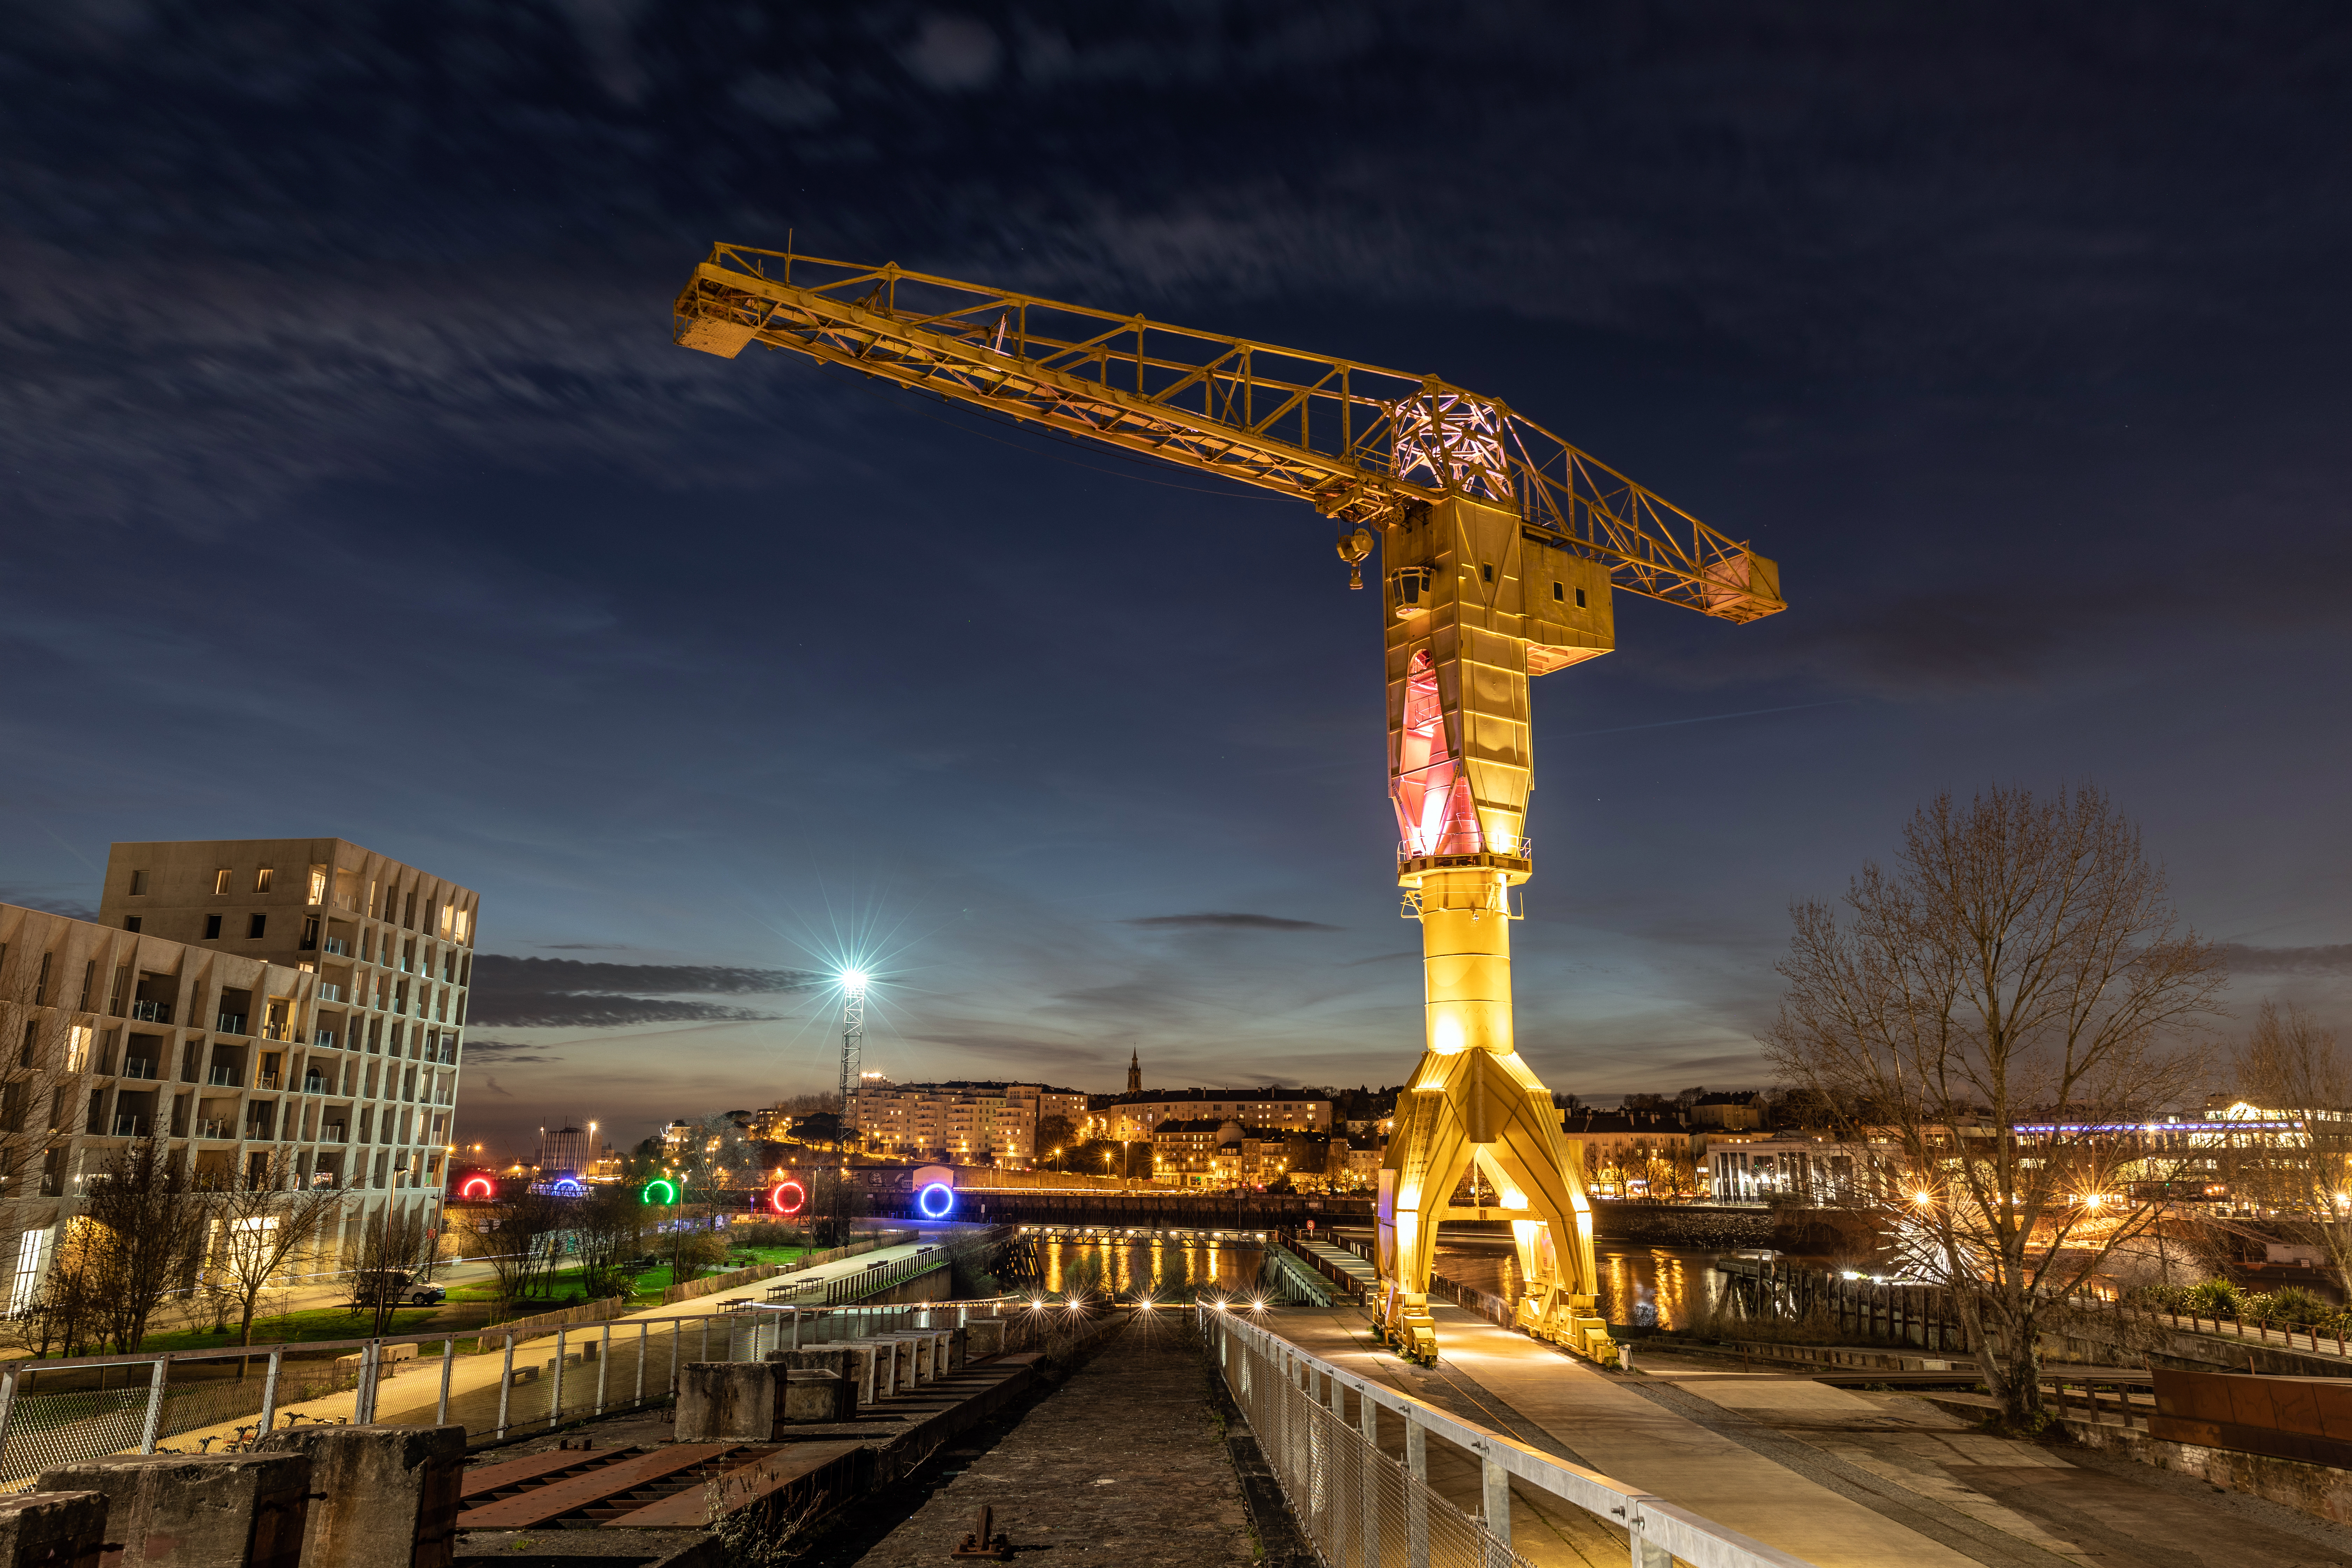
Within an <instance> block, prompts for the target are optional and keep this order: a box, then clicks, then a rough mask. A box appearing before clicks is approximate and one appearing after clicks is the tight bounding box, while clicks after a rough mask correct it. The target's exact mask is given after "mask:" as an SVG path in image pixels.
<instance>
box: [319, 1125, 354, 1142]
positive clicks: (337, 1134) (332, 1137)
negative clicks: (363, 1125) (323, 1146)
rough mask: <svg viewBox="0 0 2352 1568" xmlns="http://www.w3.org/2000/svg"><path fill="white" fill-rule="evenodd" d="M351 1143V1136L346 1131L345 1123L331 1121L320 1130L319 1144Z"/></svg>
mask: <svg viewBox="0 0 2352 1568" xmlns="http://www.w3.org/2000/svg"><path fill="white" fill-rule="evenodd" d="M351 1141H352V1139H351V1134H350V1133H349V1132H347V1131H344V1127H343V1123H341V1122H340V1121H330V1122H328V1123H327V1124H326V1125H325V1126H323V1127H321V1128H320V1129H319V1142H321V1143H348V1142H351Z"/></svg>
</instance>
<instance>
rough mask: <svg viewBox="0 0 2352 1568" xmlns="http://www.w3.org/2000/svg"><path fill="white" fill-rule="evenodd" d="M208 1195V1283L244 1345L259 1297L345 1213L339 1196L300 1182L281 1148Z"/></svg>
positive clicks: (291, 1160)
mask: <svg viewBox="0 0 2352 1568" xmlns="http://www.w3.org/2000/svg"><path fill="white" fill-rule="evenodd" d="M209 1196H210V1197H211V1200H212V1220H213V1225H214V1231H213V1249H212V1268H213V1281H214V1284H215V1288H216V1289H218V1290H219V1291H220V1292H221V1293H222V1294H223V1295H224V1296H225V1297H226V1298H227V1300H229V1301H230V1302H231V1303H232V1304H233V1305H234V1307H235V1309H236V1313H237V1343H239V1344H244V1345H249V1344H251V1343H252V1342H253V1318H254V1313H255V1312H256V1310H257V1309H258V1308H259V1306H260V1303H261V1296H262V1292H263V1291H265V1290H267V1289H268V1288H269V1287H270V1285H271V1284H272V1283H273V1282H276V1281H277V1280H278V1278H279V1276H280V1275H281V1273H282V1272H283V1271H284V1269H285V1268H286V1265H287V1263H288V1262H289V1260H290V1259H291V1258H294V1257H295V1256H296V1255H297V1254H299V1253H305V1252H316V1251H317V1250H318V1248H319V1244H320V1240H321V1239H322V1238H323V1237H325V1236H327V1235H329V1234H331V1232H332V1229H333V1226H334V1223H335V1222H336V1221H337V1220H338V1219H340V1218H341V1215H342V1211H343V1194H341V1192H339V1191H338V1190H336V1189H335V1188H333V1187H321V1186H312V1185H310V1184H307V1183H303V1182H299V1181H298V1180H297V1179H296V1175H295V1164H294V1155H293V1151H292V1150H291V1149H290V1148H286V1147H280V1148H278V1149H275V1150H272V1151H271V1152H270V1153H269V1156H268V1159H267V1160H266V1161H260V1162H257V1163H254V1164H249V1165H248V1166H247V1168H246V1169H245V1170H244V1171H243V1172H242V1173H232V1174H231V1175H230V1176H229V1179H228V1181H227V1182H226V1183H225V1184H222V1185H220V1186H217V1187H215V1188H214V1189H212V1190H211V1192H210V1194H209Z"/></svg>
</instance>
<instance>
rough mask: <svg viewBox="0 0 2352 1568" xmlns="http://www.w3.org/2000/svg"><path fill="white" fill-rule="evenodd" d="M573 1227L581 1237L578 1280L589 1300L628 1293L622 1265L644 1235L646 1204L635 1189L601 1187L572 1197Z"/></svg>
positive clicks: (632, 1255) (634, 1251) (634, 1252)
mask: <svg viewBox="0 0 2352 1568" xmlns="http://www.w3.org/2000/svg"><path fill="white" fill-rule="evenodd" d="M573 1205H574V1206H573V1210H572V1229H573V1230H574V1231H575V1232H576V1233H577V1234H578V1236H579V1238H580V1279H581V1286H582V1288H583V1289H584V1290H585V1291H586V1292H587V1295H588V1299H589V1300H592V1301H593V1300H597V1299H598V1298H600V1297H604V1296H625V1295H627V1294H628V1293H629V1277H628V1275H627V1274H626V1273H625V1272H624V1271H623V1270H622V1268H621V1266H622V1265H623V1264H624V1263H626V1262H627V1261H628V1260H629V1259H630V1258H635V1256H636V1255H637V1247H638V1246H639V1244H640V1243H641V1242H642V1241H643V1239H644V1237H645V1214H646V1211H645V1205H644V1204H643V1203H642V1202H641V1201H640V1200H639V1198H638V1195H637V1190H636V1189H635V1187H628V1186H618V1185H614V1186H602V1187H595V1188H592V1189H590V1191H589V1193H588V1195H587V1196H586V1197H583V1198H578V1199H575V1200H573Z"/></svg>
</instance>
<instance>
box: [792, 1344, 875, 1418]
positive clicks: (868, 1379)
mask: <svg viewBox="0 0 2352 1568" xmlns="http://www.w3.org/2000/svg"><path fill="white" fill-rule="evenodd" d="M768 1359H769V1360H770V1361H772V1362H773V1363H776V1364H777V1365H779V1366H782V1367H785V1368H796V1367H797V1368H814V1369H816V1370H818V1371H820V1372H830V1373H833V1374H834V1375H835V1376H836V1377H839V1378H841V1379H842V1380H843V1381H845V1383H846V1384H848V1385H849V1392H848V1394H846V1395H845V1397H846V1398H847V1399H848V1400H849V1401H850V1404H851V1405H852V1407H853V1408H854V1407H855V1406H856V1405H871V1404H873V1403H874V1373H875V1361H876V1356H875V1352H874V1347H873V1346H872V1345H860V1344H830V1345H810V1346H808V1347H806V1348H804V1349H802V1350H796V1351H770V1352H768Z"/></svg>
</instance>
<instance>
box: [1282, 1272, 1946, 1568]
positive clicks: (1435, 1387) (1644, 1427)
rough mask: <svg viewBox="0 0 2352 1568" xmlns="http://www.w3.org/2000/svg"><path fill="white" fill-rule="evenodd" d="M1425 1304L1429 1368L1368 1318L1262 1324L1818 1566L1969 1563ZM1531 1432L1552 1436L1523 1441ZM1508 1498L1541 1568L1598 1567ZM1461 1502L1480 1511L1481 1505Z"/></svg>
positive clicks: (1516, 1536)
mask: <svg viewBox="0 0 2352 1568" xmlns="http://www.w3.org/2000/svg"><path fill="white" fill-rule="evenodd" d="M1430 1305H1431V1309H1432V1310H1433V1313H1434V1315H1435V1317H1436V1319H1437V1342H1438V1345H1439V1347H1440V1350H1439V1363H1438V1365H1437V1366H1436V1367H1435V1368H1433V1369H1423V1368H1419V1367H1415V1366H1414V1365H1412V1363H1409V1362H1404V1361H1401V1360H1399V1359H1398V1358H1397V1357H1396V1356H1395V1355H1394V1354H1392V1353H1391V1352H1388V1351H1386V1350H1384V1349H1378V1348H1376V1347H1375V1346H1374V1345H1373V1342H1372V1341H1371V1338H1370V1333H1369V1332H1368V1331H1367V1325H1366V1320H1365V1318H1364V1315H1363V1314H1362V1313H1361V1312H1359V1311H1355V1310H1350V1309H1339V1310H1333V1311H1331V1312H1328V1313H1327V1312H1318V1311H1312V1310H1286V1311H1282V1312H1277V1313H1269V1314H1268V1321H1267V1325H1266V1326H1267V1327H1269V1328H1271V1329H1272V1330H1273V1331H1275V1332H1276V1333H1279V1334H1281V1335H1283V1336H1284V1337H1285V1338H1286V1339H1288V1340H1290V1341H1291V1342H1293V1343H1295V1344H1297V1345H1298V1346H1299V1347H1300V1348H1301V1349H1303V1350H1307V1351H1308V1352H1312V1353H1314V1354H1316V1355H1318V1356H1321V1357H1322V1358H1323V1359H1324V1360H1326V1361H1328V1362H1331V1363H1335V1364H1337V1365H1340V1366H1344V1367H1346V1368H1348V1370H1349V1371H1350V1372H1354V1373H1360V1374H1362V1375H1365V1376H1369V1377H1374V1378H1378V1379H1379V1380H1380V1381H1381V1382H1384V1383H1386V1384H1390V1385H1391V1386H1392V1387H1394V1388H1396V1389H1398V1390H1399V1391H1400V1392H1402V1393H1405V1394H1412V1395H1414V1396H1415V1397H1416V1398H1422V1399H1427V1400H1429V1401H1430V1403H1432V1404H1433V1405H1445V1406H1447V1407H1449V1408H1451V1409H1454V1411H1455V1412H1456V1413H1458V1414H1460V1415H1464V1416H1465V1417H1466V1418H1467V1419H1469V1420H1473V1421H1476V1422H1478V1423H1479V1424H1480V1425H1482V1426H1489V1427H1495V1428H1497V1429H1499V1430H1502V1431H1504V1432H1506V1433H1507V1434H1509V1435H1511V1436H1517V1437H1518V1438H1519V1439H1520V1440H1521V1441H1522V1442H1529V1443H1530V1446H1532V1447H1546V1448H1549V1449H1550V1450H1551V1451H1552V1452H1554V1453H1556V1454H1559V1455H1561V1456H1562V1457H1564V1458H1570V1459H1572V1460H1574V1461H1576V1462H1577V1463H1580V1464H1583V1465H1586V1466H1589V1467H1591V1468H1593V1469H1596V1470H1599V1471H1601V1472H1602V1473H1603V1474H1605V1475H1609V1476H1612V1477H1614V1478H1615V1479H1618V1480H1621V1481H1624V1482H1627V1483H1629V1484H1631V1485H1633V1486H1637V1487H1641V1488H1643V1489H1646V1490H1648V1491H1652V1492H1655V1493H1656V1494H1657V1495H1658V1496H1660V1497H1662V1498H1664V1499H1665V1500H1668V1501H1669V1502H1676V1503H1680V1504H1682V1505H1683V1506H1684V1507H1685V1508H1688V1509H1691V1510H1694V1511H1696V1512H1697V1513H1700V1514H1703V1515H1705V1516H1706V1518H1708V1519H1712V1520H1715V1521H1717V1522H1719V1523H1721V1524H1723V1525H1726V1526H1727V1527H1728V1528H1730V1529H1732V1530H1736V1531H1739V1532H1740V1533H1742V1534H1743V1535H1748V1536H1753V1537H1754V1538H1755V1539H1757V1540H1759V1541H1761V1542H1766V1543H1767V1544H1769V1545H1772V1546H1777V1547H1779V1548H1780V1550H1782V1551H1783V1552H1793V1553H1794V1554H1795V1555H1797V1556H1799V1557H1801V1558H1803V1559H1805V1561H1807V1562H1808V1563H1817V1564H1820V1565H1821V1568H1884V1565H1885V1564H1888V1563H1900V1564H1903V1565H1904V1568H1964V1565H1965V1564H1968V1563H1971V1562H1973V1561H1974V1559H1972V1558H1969V1557H1967V1556H1964V1555H1962V1554H1961V1553H1959V1552H1954V1551H1952V1550H1951V1549H1950V1548H1949V1547H1947V1546H1943V1545H1940V1544H1938V1543H1937V1542H1935V1541H1933V1540H1931V1539H1929V1538H1928V1537H1927V1536H1925V1535H1922V1534H1920V1533H1918V1532H1917V1531H1913V1530H1909V1529H1906V1528H1905V1527H1904V1526H1903V1525H1902V1524H1899V1523H1897V1522H1895V1521H1893V1520H1890V1519H1887V1518H1886V1517H1885V1516H1884V1515H1882V1514H1879V1513H1877V1512H1874V1511H1873V1510H1870V1509H1868V1508H1865V1507H1864V1506H1862V1505H1861V1504H1859V1503H1857V1502H1854V1501H1853V1500H1851V1499H1848V1498H1845V1497H1843V1496H1840V1495H1839V1494H1838V1493H1836V1492H1834V1491H1832V1490H1830V1489H1828V1488H1826V1487H1823V1486H1822V1485H1820V1484H1818V1483H1817V1482H1814V1481H1811V1480H1809V1479H1806V1478H1804V1477H1803V1476H1801V1475H1798V1474H1797V1473H1795V1472H1794V1471H1792V1470H1790V1469H1789V1468H1786V1467H1784V1466H1781V1465H1778V1464H1775V1463H1774V1462H1772V1461H1771V1460H1770V1459H1769V1458H1765V1457H1763V1456H1762V1455H1759V1454H1757V1453H1755V1452H1753V1451H1752V1450H1750V1449H1748V1448H1745V1447H1741V1446H1740V1445H1739V1444H1738V1443H1735V1442H1732V1441H1731V1440H1730V1439H1728V1438H1727V1437H1724V1436H1720V1435H1719V1434H1717V1433H1715V1432H1711V1431H1709V1430H1707V1429H1706V1427H1704V1426H1699V1425H1698V1424H1697V1423H1696V1422H1693V1421H1691V1420H1689V1419H1687V1418H1686V1417H1685V1416H1682V1415H1677V1414H1675V1412H1673V1411H1670V1410H1665V1409H1662V1408H1660V1407H1659V1406H1658V1405H1656V1404H1655V1403H1654V1402H1653V1401H1651V1400H1649V1399H1646V1398H1644V1397H1643V1395H1642V1394H1640V1393H1639V1392H1637V1391H1636V1390H1635V1389H1633V1387H1631V1386H1628V1384H1629V1380H1628V1379H1626V1378H1623V1377H1621V1376H1618V1375H1616V1374H1613V1373H1606V1372H1602V1371H1601V1370H1600V1369H1599V1368H1597V1367H1594V1366H1592V1365H1591V1364H1589V1363H1583V1362H1579V1361H1574V1360H1571V1359H1570V1358H1569V1357H1568V1356H1565V1355H1563V1354H1561V1353H1560V1352H1559V1351H1557V1350H1554V1349H1553V1348H1552V1347H1551V1346H1549V1345H1546V1344H1542V1343H1539V1342H1537V1341H1534V1340H1531V1339H1528V1337H1527V1336H1525V1335H1524V1334H1516V1333H1512V1332H1510V1331H1507V1330H1505V1329H1500V1328H1497V1327H1496V1326H1495V1325H1494V1324H1492V1323H1489V1322H1487V1321H1486V1320H1485V1319H1483V1318H1479V1317H1475V1316H1474V1315H1473V1314H1471V1313H1469V1312H1465V1311H1464V1310H1461V1309H1460V1308H1458V1307H1454V1306H1451V1305H1448V1304H1445V1303H1443V1302H1437V1301H1433V1302H1432V1303H1431V1304H1430ZM1465 1383H1466V1384H1469V1386H1467V1387H1465V1386H1463V1384H1465ZM1528 1426H1533V1427H1534V1428H1536V1429H1537V1430H1538V1431H1539V1432H1541V1433H1542V1434H1543V1435H1544V1436H1547V1437H1549V1439H1550V1441H1549V1442H1533V1441H1531V1439H1530V1437H1529V1436H1528V1431H1527V1428H1528ZM1440 1447H1450V1445H1441V1444H1436V1443H1433V1444H1431V1445H1430V1450H1431V1454H1432V1456H1433V1458H1434V1457H1435V1455H1436V1452H1437V1450H1438V1449H1439V1448H1440ZM1433 1479H1434V1478H1433ZM1441 1489H1446V1488H1444V1487H1441ZM1511 1490H1512V1502H1513V1510H1512V1531H1511V1542H1512V1544H1513V1545H1514V1546H1516V1547H1518V1548H1519V1549H1520V1550H1521V1551H1522V1552H1526V1554H1527V1555H1528V1556H1529V1557H1530V1558H1531V1559H1532V1560H1534V1561H1536V1562H1537V1563H1538V1564H1541V1563H1543V1562H1544V1561H1545V1556H1549V1557H1551V1558H1552V1560H1554V1561H1558V1562H1562V1563H1574V1562H1580V1561H1592V1560H1594V1559H1593V1550H1592V1547H1591V1545H1589V1544H1587V1542H1586V1541H1585V1537H1586V1536H1587V1534H1588V1533H1590V1526H1588V1525H1586V1524H1584V1522H1583V1521H1581V1520H1580V1519H1576V1518H1571V1517H1570V1516H1573V1515H1580V1514H1581V1513H1582V1510H1580V1509H1576V1508H1573V1507H1572V1506H1569V1505H1564V1504H1561V1503H1559V1502H1558V1501H1557V1500H1553V1499H1551V1498H1550V1497H1549V1495H1548V1494H1546V1493H1543V1492H1541V1491H1540V1490H1538V1489H1534V1488H1529V1487H1527V1486H1525V1485H1524V1484H1522V1483H1514V1484H1513V1486H1512V1489H1511ZM1457 1501H1460V1502H1465V1503H1468V1506H1469V1507H1470V1508H1471V1509H1472V1510H1473V1511H1475V1503H1469V1500H1466V1499H1457ZM1522 1509H1525V1510H1527V1516H1528V1524H1529V1525H1532V1526H1534V1527H1535V1528H1534V1531H1532V1532H1529V1531H1523V1530H1522V1527H1521V1523H1520V1520H1521V1512H1520V1510H1522ZM1547 1536H1551V1537H1556V1538H1557V1539H1558V1542H1559V1546H1558V1550H1556V1551H1545V1548H1546V1547H1548V1546H1549V1544H1550V1543H1549V1542H1547V1541H1546V1540H1545V1537H1547ZM1612 1544H1613V1542H1612ZM1530 1547H1534V1548H1537V1550H1532V1551H1531V1550H1529V1548H1530ZM1623 1550H1624V1549H1623V1547H1622V1545H1618V1546H1614V1552H1615V1553H1616V1554H1617V1555H1616V1557H1615V1560H1616V1561H1622V1552H1623ZM1538 1551H1544V1555H1542V1556H1539V1555H1538Z"/></svg>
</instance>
